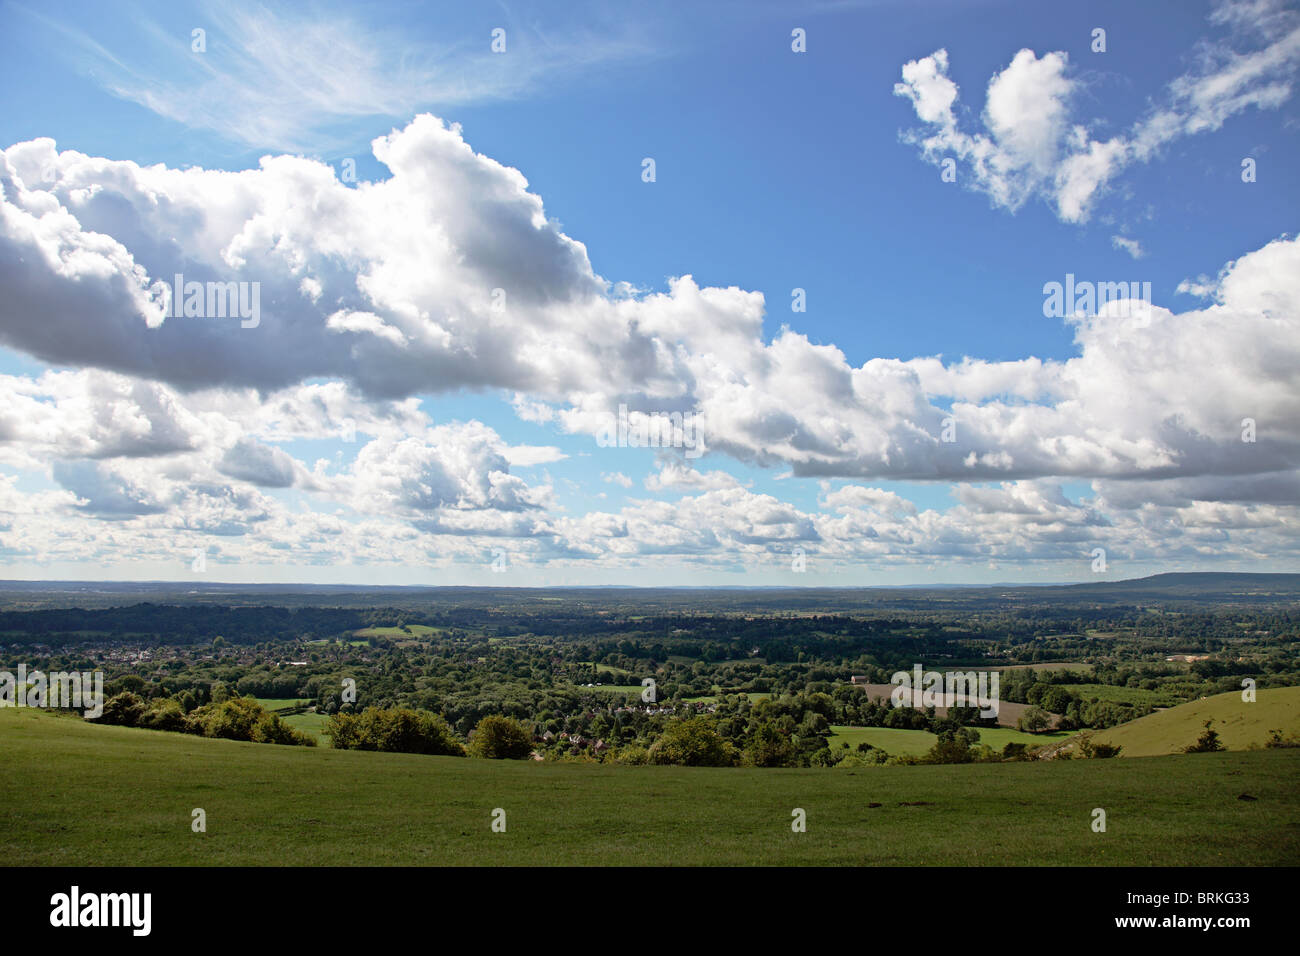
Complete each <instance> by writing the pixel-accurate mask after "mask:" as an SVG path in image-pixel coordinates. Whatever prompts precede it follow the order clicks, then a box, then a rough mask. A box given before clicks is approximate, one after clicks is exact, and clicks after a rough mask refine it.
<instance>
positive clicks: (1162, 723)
mask: <svg viewBox="0 0 1300 956" xmlns="http://www.w3.org/2000/svg"><path fill="white" fill-rule="evenodd" d="M1211 719H1213V721H1214V729H1215V730H1216V731H1217V732H1218V734H1219V739H1220V741H1221V742H1222V743H1223V745H1224V746H1225V747H1226V748H1228V749H1229V750H1245V749H1246V748H1247V747H1249V746H1250V745H1251V744H1258V745H1259V746H1261V747H1262V746H1263V745H1264V742H1265V741H1266V740H1268V732H1269V731H1270V730H1280V731H1282V735H1283V736H1287V735H1289V734H1295V733H1300V687H1278V688H1273V689H1270V690H1260V691H1257V692H1256V699H1255V702H1254V703H1246V702H1245V701H1243V700H1242V699H1241V691H1231V692H1229V693H1227V694H1218V695H1216V696H1214V697H1206V698H1204V699H1202V700H1194V701H1191V702H1189V703H1186V704H1180V705H1179V706H1177V707H1170V708H1169V709H1168V710H1161V711H1157V712H1156V713H1154V714H1148V715H1147V716H1145V717H1139V718H1138V719H1137V720H1131V721H1129V722H1128V723H1127V724H1120V725H1119V726H1118V727H1112V728H1110V729H1109V730H1103V731H1100V732H1098V733H1097V735H1096V738H1095V739H1096V740H1098V741H1100V742H1103V743H1108V744H1119V745H1120V746H1122V747H1123V748H1124V750H1123V752H1122V753H1121V754H1120V756H1122V757H1155V756H1159V755H1161V754H1173V753H1182V751H1183V749H1184V748H1185V747H1187V746H1188V745H1189V744H1193V743H1195V742H1196V738H1198V737H1199V736H1200V735H1201V733H1202V731H1203V730H1204V729H1205V722H1206V721H1207V720H1211Z"/></svg>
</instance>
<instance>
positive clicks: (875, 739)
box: [830, 726, 1071, 755]
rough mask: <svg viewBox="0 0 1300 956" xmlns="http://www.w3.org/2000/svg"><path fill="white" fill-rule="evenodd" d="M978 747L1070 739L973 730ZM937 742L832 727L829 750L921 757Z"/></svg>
mask: <svg viewBox="0 0 1300 956" xmlns="http://www.w3.org/2000/svg"><path fill="white" fill-rule="evenodd" d="M975 729H976V730H978V731H979V735H980V743H981V744H985V745H987V746H989V747H992V748H993V749H994V750H1001V749H1002V748H1003V747H1005V746H1006V745H1007V744H1009V743H1019V744H1027V745H1029V746H1030V747H1040V746H1042V745H1043V744H1046V743H1051V742H1052V741H1053V740H1064V739H1065V738H1066V737H1069V736H1071V734H1070V733H1068V732H1066V731H1063V730H1062V731H1053V732H1052V733H1046V734H1027V733H1024V732H1023V731H1019V730H1013V729H1011V728H1010V727H976V728H975ZM938 739H939V738H938V737H936V736H935V735H934V734H932V733H930V732H929V731H928V730H898V729H895V728H893V727H838V726H834V727H831V739H830V746H831V749H832V750H836V749H839V747H840V745H841V744H844V743H847V744H848V745H849V748H850V749H854V750H855V749H857V746H858V744H860V743H869V744H871V746H873V747H877V748H879V749H880V750H883V751H885V752H886V753H890V754H911V755H920V754H923V753H925V752H926V751H927V750H929V749H930V748H931V747H933V746H934V744H935V741H937V740H938Z"/></svg>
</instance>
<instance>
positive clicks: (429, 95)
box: [27, 3, 656, 152]
mask: <svg viewBox="0 0 1300 956" xmlns="http://www.w3.org/2000/svg"><path fill="white" fill-rule="evenodd" d="M27 13H28V15H29V16H32V17H33V18H35V19H38V20H41V21H43V22H44V23H45V24H46V25H47V26H48V27H50V28H52V29H55V30H58V31H59V32H60V33H62V34H63V35H64V36H66V37H67V38H69V39H71V40H72V44H71V50H72V51H73V52H72V55H73V56H74V58H75V59H76V60H77V61H78V64H79V65H80V66H81V67H82V68H83V69H85V70H86V71H87V72H88V73H90V75H91V76H92V77H93V78H94V79H95V80H96V81H97V82H98V83H100V84H101V85H102V86H103V87H104V89H106V90H108V91H109V92H110V93H112V94H113V95H115V96H118V97H121V98H122V99H125V100H130V101H132V102H135V103H138V104H140V105H141V106H144V107H146V108H147V109H149V110H151V111H153V112H154V113H157V114H158V115H159V116H163V117H165V118H167V119H170V120H175V121H176V122H178V123H182V124H184V125H186V126H188V127H191V128H194V129H204V130H210V131H212V132H215V133H217V134H218V135H220V136H222V137H224V138H226V139H228V140H230V141H232V142H236V143H241V144H245V145H248V146H250V147H253V148H257V149H278V150H290V151H299V152H301V151H308V152H311V151H322V150H328V149H330V148H332V147H337V146H339V145H342V144H343V143H345V142H348V143H350V142H351V141H352V139H353V138H352V137H348V136H347V135H346V133H345V130H346V128H347V126H348V124H350V123H352V122H355V121H358V120H374V119H399V118H400V119H409V118H410V116H411V115H413V114H414V113H416V112H419V111H420V110H421V109H425V108H429V107H439V108H446V107H450V106H457V105H463V104H469V103H476V102H482V101H487V100H495V99H511V98H517V97H521V96H526V95H528V94H530V93H531V92H533V91H534V90H536V89H537V88H538V87H539V86H540V85H541V84H542V82H543V81H549V80H553V79H562V78H565V77H567V76H572V75H575V74H578V73H581V72H583V71H586V70H589V69H592V68H595V67H598V66H600V65H604V64H613V63H616V62H621V61H626V60H635V59H642V58H647V57H651V56H653V55H655V50H656V46H655V44H653V43H652V42H650V39H649V35H648V28H647V27H646V26H645V25H642V24H635V23H633V22H632V21H631V20H625V21H623V22H619V21H613V22H606V21H605V18H603V17H602V16H600V15H598V14H595V13H591V14H590V15H588V13H589V11H586V10H585V8H579V9H575V10H573V11H571V17H572V21H571V23H570V24H568V25H566V26H565V28H563V29H548V30H547V31H545V32H543V31H541V30H540V29H539V28H537V27H535V26H533V25H531V24H529V23H525V22H522V21H518V20H516V19H515V18H513V17H511V16H510V15H509V13H508V12H507V11H506V10H504V9H502V10H501V11H500V17H499V21H500V22H499V23H493V25H492V26H490V27H481V26H478V25H477V23H476V24H475V25H473V26H471V27H466V26H464V25H461V24H457V25H455V26H452V25H450V24H443V23H439V22H438V21H437V20H435V19H434V18H435V17H436V16H437V15H438V12H437V11H423V12H422V13H421V22H420V24H419V25H418V26H417V27H414V28H412V26H411V25H409V24H383V23H372V22H366V21H363V20H361V19H359V18H358V16H357V14H356V13H354V12H342V11H339V12H328V11H321V10H319V9H313V10H310V11H308V10H302V11H297V10H278V11H272V10H269V9H266V8H264V7H261V6H256V5H251V4H243V3H234V4H204V5H201V6H200V8H199V9H198V10H197V11H196V13H195V16H194V18H193V19H194V21H195V22H194V24H193V28H192V29H201V30H203V38H202V42H203V46H204V50H203V51H202V52H196V51H195V50H194V49H193V45H194V40H193V38H192V36H191V31H190V29H187V30H185V31H180V32H178V31H176V30H175V29H170V28H164V27H163V26H161V25H160V24H159V23H158V22H157V21H155V20H152V19H149V18H147V17H145V16H143V15H141V16H139V18H138V19H137V22H136V23H135V31H134V33H135V35H136V36H137V37H138V42H136V43H135V44H134V45H132V46H131V47H130V48H120V46H119V47H113V48H110V46H108V45H106V44H105V43H102V42H100V40H99V39H97V38H95V37H93V36H91V35H89V34H87V33H85V32H83V31H81V30H79V29H77V28H76V27H75V26H71V25H68V24H66V23H61V22H58V21H56V20H53V19H51V18H49V17H48V16H46V15H44V14H37V13H34V12H32V11H27ZM485 22H486V21H485ZM498 26H499V27H500V28H501V29H502V30H504V31H505V34H504V37H503V38H502V40H501V42H502V43H503V44H504V51H503V52H494V50H493V49H492V43H493V34H492V31H493V30H494V29H496V28H497V27H498ZM371 126H373V123H372V124H371Z"/></svg>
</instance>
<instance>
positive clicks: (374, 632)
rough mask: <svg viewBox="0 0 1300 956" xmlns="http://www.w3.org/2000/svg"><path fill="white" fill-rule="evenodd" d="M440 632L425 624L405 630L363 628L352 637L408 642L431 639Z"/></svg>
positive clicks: (396, 628)
mask: <svg viewBox="0 0 1300 956" xmlns="http://www.w3.org/2000/svg"><path fill="white" fill-rule="evenodd" d="M439 633H441V631H440V630H439V629H438V628H436V627H429V625H427V624H408V625H406V627H405V628H400V627H363V628H362V629H361V630H359V631H353V632H352V636H353V637H386V638H388V639H389V640H401V639H403V638H406V639H407V640H410V639H411V638H413V637H433V636H434V635H435V634H439Z"/></svg>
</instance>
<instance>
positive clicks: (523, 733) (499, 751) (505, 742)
mask: <svg viewBox="0 0 1300 956" xmlns="http://www.w3.org/2000/svg"><path fill="white" fill-rule="evenodd" d="M532 750H533V735H532V734H530V733H529V732H528V728H526V727H525V726H524V725H523V724H521V723H520V722H519V721H517V720H515V719H514V718H513V717H502V716H501V715H499V714H489V715H488V716H487V717H484V718H483V719H482V720H480V721H479V722H478V724H477V725H476V726H475V728H474V733H473V734H472V735H471V737H470V745H469V752H470V753H471V754H472V755H473V756H475V757H487V758H489V759H491V760H501V759H505V760H523V759H524V758H525V757H527V756H528V755H529V754H530V753H532Z"/></svg>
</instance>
